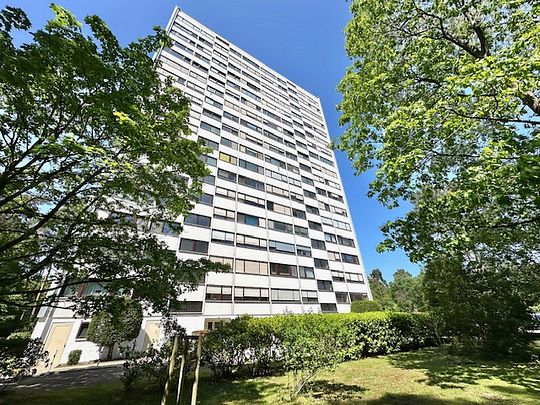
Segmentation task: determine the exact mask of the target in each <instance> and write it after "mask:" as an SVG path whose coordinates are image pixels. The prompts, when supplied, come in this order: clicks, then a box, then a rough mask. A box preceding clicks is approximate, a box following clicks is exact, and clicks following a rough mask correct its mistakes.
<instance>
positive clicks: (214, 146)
mask: <svg viewBox="0 0 540 405" xmlns="http://www.w3.org/2000/svg"><path fill="white" fill-rule="evenodd" d="M197 139H198V140H199V141H201V143H202V144H203V145H206V146H208V147H209V148H212V149H214V150H218V148H219V144H218V143H217V142H214V141H211V140H210V139H206V138H203V137H202V136H199V137H198V138H197Z"/></svg>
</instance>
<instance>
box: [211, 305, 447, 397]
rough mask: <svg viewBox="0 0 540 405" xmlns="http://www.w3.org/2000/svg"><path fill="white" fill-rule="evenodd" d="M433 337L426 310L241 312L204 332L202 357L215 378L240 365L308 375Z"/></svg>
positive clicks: (411, 346) (426, 343) (432, 340)
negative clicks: (251, 314)
mask: <svg viewBox="0 0 540 405" xmlns="http://www.w3.org/2000/svg"><path fill="white" fill-rule="evenodd" d="M435 342H436V339H435V334H434V331H433V329H432V327H431V321H430V318H429V317H428V316H427V315H425V314H408V313H389V312H368V313H361V314H357V313H350V314H303V315H293V314H286V315H277V316H272V317H268V318H251V317H249V316H242V317H239V318H236V319H233V320H232V321H231V322H229V323H226V324H223V325H222V326H221V327H219V328H218V329H217V330H215V331H212V332H210V333H209V334H208V335H207V337H206V339H205V343H204V345H203V362H204V363H205V364H207V365H208V366H209V367H210V368H211V369H212V371H213V372H214V376H215V378H216V379H218V378H222V377H234V376H235V375H237V374H238V373H239V372H240V371H241V370H248V371H250V372H251V373H252V375H260V374H264V373H266V372H268V371H269V370H270V369H271V368H275V369H280V370H283V371H291V372H293V373H294V374H295V375H296V374H299V373H300V374H302V375H303V376H310V375H314V374H315V373H316V372H317V371H318V370H319V369H321V368H327V367H332V366H334V365H335V364H337V363H339V362H342V361H346V360H354V359H359V358H362V357H366V356H372V355H377V354H387V353H393V352H397V351H404V350H411V349H416V348H420V347H425V346H429V345H434V344H435ZM304 379H305V378H304V377H300V379H299V381H298V382H297V383H298V384H300V386H299V387H296V388H298V389H301V387H302V384H305V381H304ZM295 383H296V382H295Z"/></svg>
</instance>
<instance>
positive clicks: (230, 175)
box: [217, 169, 236, 182]
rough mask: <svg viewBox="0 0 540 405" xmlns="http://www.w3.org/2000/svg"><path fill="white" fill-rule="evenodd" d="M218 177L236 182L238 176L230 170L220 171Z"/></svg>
mask: <svg viewBox="0 0 540 405" xmlns="http://www.w3.org/2000/svg"><path fill="white" fill-rule="evenodd" d="M217 175H218V177H219V178H220V179H223V180H228V181H233V182H236V174H235V173H233V172H230V171H228V170H223V169H218V172H217Z"/></svg>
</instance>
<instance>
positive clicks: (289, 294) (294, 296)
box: [272, 288, 300, 302]
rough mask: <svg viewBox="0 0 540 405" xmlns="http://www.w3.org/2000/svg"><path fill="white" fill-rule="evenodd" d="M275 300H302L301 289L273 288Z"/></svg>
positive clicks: (273, 299) (273, 298)
mask: <svg viewBox="0 0 540 405" xmlns="http://www.w3.org/2000/svg"><path fill="white" fill-rule="evenodd" d="M272 301H273V302H280V301H283V302H300V291H298V290H283V289H277V288H272Z"/></svg>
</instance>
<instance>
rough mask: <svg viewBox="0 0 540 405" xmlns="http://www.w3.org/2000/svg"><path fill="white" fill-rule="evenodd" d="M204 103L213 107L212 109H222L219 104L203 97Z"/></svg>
mask: <svg viewBox="0 0 540 405" xmlns="http://www.w3.org/2000/svg"><path fill="white" fill-rule="evenodd" d="M204 101H205V102H206V104H210V105H213V106H214V107H217V108H219V109H222V108H223V105H222V104H221V103H218V102H217V101H216V100H213V99H211V98H210V97H205V98H204ZM224 115H225V113H224Z"/></svg>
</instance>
